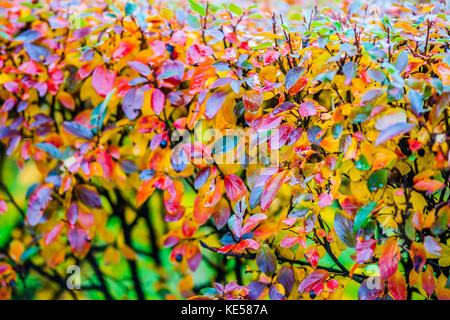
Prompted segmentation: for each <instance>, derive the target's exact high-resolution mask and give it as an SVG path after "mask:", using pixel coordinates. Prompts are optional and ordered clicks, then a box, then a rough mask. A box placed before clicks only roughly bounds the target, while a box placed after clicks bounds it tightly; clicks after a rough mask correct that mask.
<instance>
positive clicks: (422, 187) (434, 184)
mask: <svg viewBox="0 0 450 320" xmlns="http://www.w3.org/2000/svg"><path fill="white" fill-rule="evenodd" d="M444 186H445V183H443V182H441V181H438V180H432V179H425V180H422V181H419V182H417V183H415V184H414V189H416V190H419V191H427V192H428V193H433V192H435V191H437V190H439V189H441V188H442V187H444Z"/></svg>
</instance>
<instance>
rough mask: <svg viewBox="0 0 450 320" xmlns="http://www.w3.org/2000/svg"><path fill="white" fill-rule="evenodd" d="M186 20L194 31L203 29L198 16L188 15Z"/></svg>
mask: <svg viewBox="0 0 450 320" xmlns="http://www.w3.org/2000/svg"><path fill="white" fill-rule="evenodd" d="M186 20H187V23H188V25H189V26H190V27H191V28H192V29H194V30H197V29H200V27H201V25H200V21H199V20H198V19H197V17H196V16H194V15H192V14H190V13H188V15H187V16H186Z"/></svg>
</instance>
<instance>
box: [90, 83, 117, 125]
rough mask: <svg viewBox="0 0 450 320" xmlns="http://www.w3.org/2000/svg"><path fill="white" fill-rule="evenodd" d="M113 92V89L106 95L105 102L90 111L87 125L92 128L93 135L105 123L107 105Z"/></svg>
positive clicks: (114, 90)
mask: <svg viewBox="0 0 450 320" xmlns="http://www.w3.org/2000/svg"><path fill="white" fill-rule="evenodd" d="M114 92H116V89H115V88H114V89H113V90H111V91H110V92H109V93H108V95H107V96H106V97H105V100H103V101H102V102H101V103H100V104H98V105H97V106H96V107H95V108H94V110H92V113H91V119H90V120H89V124H90V125H91V126H93V127H94V128H92V131H93V132H94V133H95V134H97V129H98V130H101V129H102V127H103V122H104V121H105V116H106V111H107V109H108V104H109V101H110V100H111V98H112V96H113V95H114Z"/></svg>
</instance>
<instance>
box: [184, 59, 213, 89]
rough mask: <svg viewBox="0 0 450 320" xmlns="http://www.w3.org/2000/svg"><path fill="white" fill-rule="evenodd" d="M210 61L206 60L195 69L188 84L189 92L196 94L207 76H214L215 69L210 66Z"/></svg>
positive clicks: (203, 85) (206, 79) (203, 84)
mask: <svg viewBox="0 0 450 320" xmlns="http://www.w3.org/2000/svg"><path fill="white" fill-rule="evenodd" d="M212 62H213V61H212V60H207V61H205V62H203V63H201V64H200V65H199V66H198V67H197V68H196V69H195V71H194V73H193V74H192V78H191V82H190V86H189V94H197V93H199V92H200V91H202V90H203V89H204V88H205V84H206V82H207V81H208V80H209V78H212V77H214V76H215V74H216V72H215V69H214V68H213V67H211V64H212Z"/></svg>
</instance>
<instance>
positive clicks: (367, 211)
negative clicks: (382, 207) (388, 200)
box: [353, 202, 377, 231]
mask: <svg viewBox="0 0 450 320" xmlns="http://www.w3.org/2000/svg"><path fill="white" fill-rule="evenodd" d="M376 206H377V203H376V202H369V204H366V205H365V206H364V207H362V208H360V209H359V210H358V212H357V213H356V216H355V221H354V223H353V231H358V230H359V229H360V228H364V227H365V225H366V224H367V222H369V218H370V215H371V213H372V211H373V209H375V207H376Z"/></svg>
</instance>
